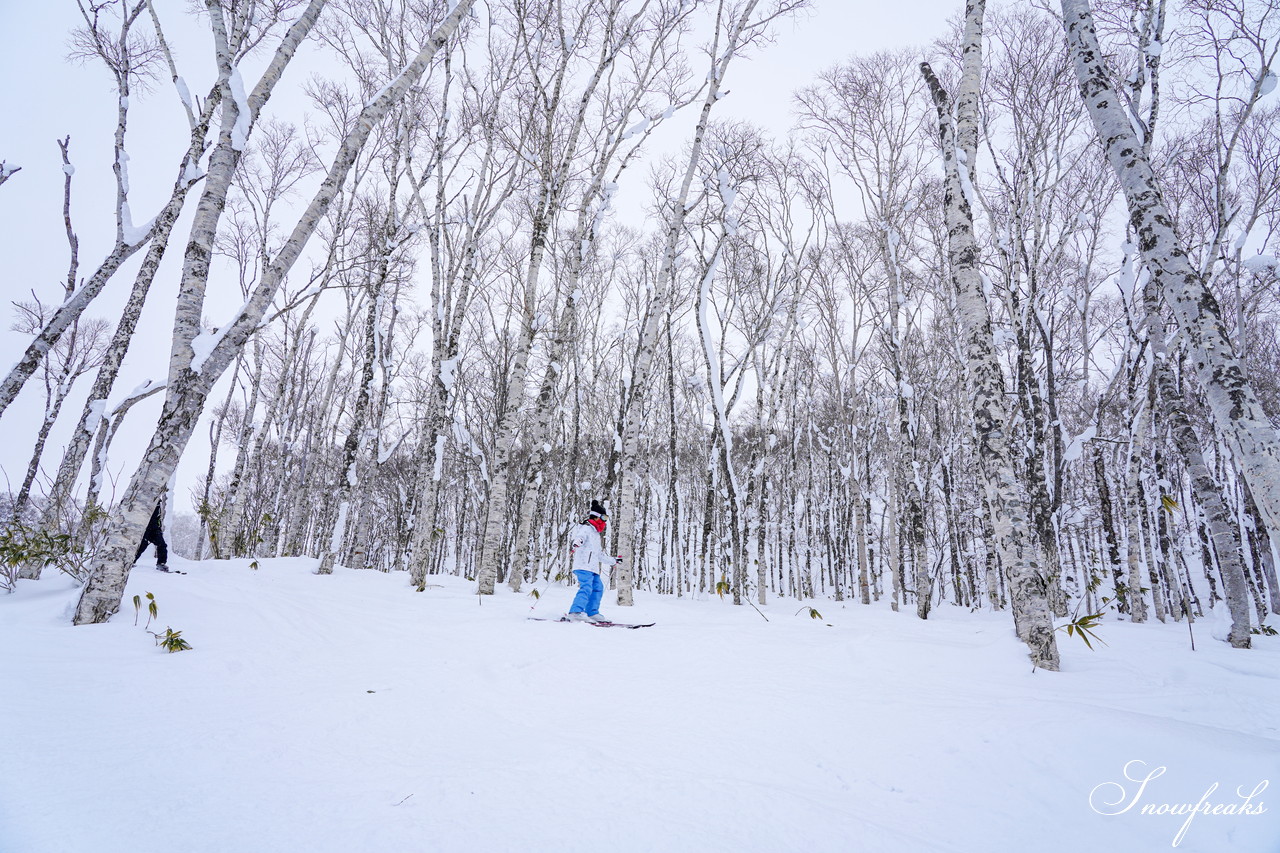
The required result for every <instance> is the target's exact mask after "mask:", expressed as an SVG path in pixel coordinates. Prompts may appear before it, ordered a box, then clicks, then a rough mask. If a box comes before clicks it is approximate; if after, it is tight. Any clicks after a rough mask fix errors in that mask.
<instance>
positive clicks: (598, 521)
mask: <svg viewBox="0 0 1280 853" xmlns="http://www.w3.org/2000/svg"><path fill="white" fill-rule="evenodd" d="M587 524H590V525H591V526H592V527H594V528H595V529H596V533H599V534H600V535H601V536H603V535H604V519H603V518H588V519H587Z"/></svg>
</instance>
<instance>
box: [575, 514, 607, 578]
mask: <svg viewBox="0 0 1280 853" xmlns="http://www.w3.org/2000/svg"><path fill="white" fill-rule="evenodd" d="M569 535H570V539H569V543H570V548H572V549H573V558H572V559H571V560H570V564H571V566H572V568H573V570H574V571H575V572H592V573H593V574H597V575H599V574H603V573H604V572H605V571H607V570H608V569H609V567H610V566H612V565H613V563H614V557H613V555H612V554H606V553H605V552H604V543H602V542H601V541H600V534H599V533H596V529H595V528H594V527H592V526H591V525H590V524H577V525H575V526H574V528H573V530H572V531H570V534H569Z"/></svg>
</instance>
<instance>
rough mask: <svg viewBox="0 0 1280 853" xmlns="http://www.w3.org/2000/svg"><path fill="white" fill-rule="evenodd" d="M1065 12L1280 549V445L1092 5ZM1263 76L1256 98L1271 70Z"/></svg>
mask: <svg viewBox="0 0 1280 853" xmlns="http://www.w3.org/2000/svg"><path fill="white" fill-rule="evenodd" d="M1062 14H1063V26H1064V27H1065V29H1066V37H1067V44H1068V46H1069V49H1070V51H1071V55H1072V59H1073V62H1074V64H1075V69H1076V76H1077V79H1078V80H1079V83H1080V92H1081V96H1082V97H1083V99H1084V102H1085V105H1086V107H1087V108H1088V110H1089V114H1090V117H1091V118H1092V119H1093V123H1094V127H1095V129H1096V130H1097V134H1098V138H1099V139H1100V140H1101V141H1102V145H1103V148H1104V150H1105V152H1106V156H1107V159H1108V161H1109V163H1110V164H1111V167H1112V169H1113V170H1114V171H1115V173H1116V176H1117V178H1118V179H1119V181H1120V185H1121V187H1122V189H1123V190H1124V194H1125V199H1126V202H1127V203H1128V208H1129V226H1130V228H1131V229H1132V231H1133V233H1134V234H1135V235H1136V237H1137V242H1138V250H1139V251H1140V252H1141V254H1142V259H1143V262H1144V263H1145V264H1146V266H1147V268H1148V269H1149V270H1150V275H1151V277H1152V279H1153V282H1154V286H1155V287H1156V288H1157V289H1158V291H1159V293H1160V294H1161V297H1162V298H1163V300H1164V301H1165V303H1166V304H1168V305H1169V307H1170V308H1171V310H1172V311H1173V314H1174V316H1175V317H1176V319H1177V321H1178V324H1179V326H1180V328H1181V329H1182V330H1183V331H1184V333H1185V334H1186V335H1187V338H1188V342H1189V344H1190V348H1191V352H1192V354H1193V367H1194V370H1195V373H1196V376H1197V379H1198V381H1199V383H1200V386H1201V388H1202V389H1203V391H1204V393H1205V397H1206V400H1207V402H1208V405H1209V409H1210V411H1211V413H1212V414H1213V418H1214V422H1215V424H1216V426H1217V428H1218V429H1219V431H1220V432H1221V433H1222V434H1223V436H1224V437H1225V438H1226V440H1227V443H1228V445H1229V446H1230V447H1231V451H1232V455H1233V457H1234V459H1235V460H1236V464H1237V465H1239V467H1240V470H1241V473H1242V474H1243V476H1244V478H1245V480H1246V481H1247V482H1248V484H1249V489H1250V491H1251V492H1252V494H1253V495H1254V497H1255V499H1256V500H1257V503H1258V509H1259V511H1260V512H1261V513H1262V516H1263V519H1264V520H1265V521H1266V523H1267V528H1268V532H1269V534H1270V536H1271V540H1272V546H1273V548H1275V547H1276V546H1277V544H1280V441H1278V440H1277V437H1276V432H1275V429H1274V427H1272V425H1271V423H1270V421H1269V420H1268V419H1267V417H1266V414H1265V413H1264V411H1263V410H1262V407H1261V404H1260V403H1259V401H1258V395H1257V393H1256V392H1255V391H1254V388H1253V386H1252V384H1251V383H1250V381H1249V378H1248V376H1247V374H1246V372H1245V370H1244V366H1243V365H1242V364H1241V363H1240V360H1239V359H1238V358H1237V356H1236V350H1235V348H1234V346H1233V344H1232V341H1231V339H1230V336H1229V335H1228V334H1227V330H1226V327H1225V325H1224V324H1223V320H1222V315H1221V310H1220V308H1219V304H1218V300H1217V299H1216V298H1215V297H1214V295H1213V294H1212V293H1211V292H1210V291H1209V289H1208V287H1207V286H1206V283H1205V280H1204V276H1203V274H1202V273H1201V271H1199V270H1196V269H1195V268H1194V267H1193V266H1192V265H1191V263H1190V261H1189V259H1188V253H1187V249H1186V248H1185V246H1184V245H1183V244H1182V243H1181V241H1180V239H1179V237H1178V234H1177V233H1176V232H1175V231H1174V228H1173V221H1172V219H1171V217H1170V213H1169V210H1168V208H1167V207H1166V205H1165V203H1164V200H1163V198H1162V196H1161V193H1160V188H1159V185H1158V183H1157V180H1156V176H1155V174H1154V172H1153V171H1152V168H1151V162H1150V160H1149V158H1148V156H1147V154H1146V151H1145V149H1144V146H1143V140H1142V139H1141V138H1140V137H1139V135H1138V133H1137V131H1135V129H1134V127H1133V125H1132V123H1131V122H1130V119H1129V114H1128V113H1127V112H1126V111H1125V109H1124V106H1123V103H1122V101H1121V100H1120V95H1119V93H1118V92H1117V91H1116V88H1115V86H1114V85H1113V83H1112V81H1111V76H1110V73H1109V71H1108V69H1107V67H1106V65H1105V63H1104V60H1103V54H1102V49H1101V47H1100V46H1099V44H1098V37H1097V33H1096V32H1095V28H1094V23H1093V17H1092V15H1091V13H1090V10H1089V4H1088V2H1087V0H1062ZM1257 71H1258V75H1257V77H1256V78H1255V79H1254V82H1253V93H1254V99H1255V100H1256V95H1257V93H1259V92H1260V91H1261V89H1262V86H1263V85H1264V83H1265V81H1266V80H1267V74H1269V73H1270V69H1269V68H1268V67H1263V68H1260V69H1257ZM1272 79H1273V80H1274V77H1273V78H1272Z"/></svg>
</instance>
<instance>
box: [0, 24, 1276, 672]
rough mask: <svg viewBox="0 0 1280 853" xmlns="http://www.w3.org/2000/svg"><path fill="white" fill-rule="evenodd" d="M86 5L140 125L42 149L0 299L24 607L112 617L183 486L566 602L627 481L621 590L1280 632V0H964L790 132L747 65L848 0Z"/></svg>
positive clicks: (1042, 639)
mask: <svg viewBox="0 0 1280 853" xmlns="http://www.w3.org/2000/svg"><path fill="white" fill-rule="evenodd" d="M76 2H77V3H78V5H79V9H80V12H81V13H82V20H81V23H80V25H79V26H78V27H77V28H76V29H75V30H74V32H72V33H70V34H68V45H69V48H68V50H69V51H70V52H71V53H72V56H73V57H74V58H76V59H78V60H79V61H80V62H81V63H82V64H83V73H84V74H85V75H86V78H88V77H90V76H92V77H93V79H94V80H95V81H96V83H98V84H101V83H102V82H103V81H104V80H106V81H109V82H110V91H109V93H108V89H107V88H106V87H105V86H104V85H99V89H100V90H101V91H102V92H103V94H102V95H101V97H103V98H107V99H110V101H111V103H112V104H113V105H114V108H115V109H116V111H117V121H116V125H115V129H114V134H113V135H112V136H110V137H109V138H107V137H104V138H93V139H90V138H83V137H78V138H72V137H67V138H65V139H62V140H57V145H54V144H53V142H54V141H53V140H51V141H50V145H49V152H50V155H49V156H50V157H56V158H59V160H58V162H60V163H63V164H65V168H64V169H63V174H64V175H65V180H64V181H63V182H62V183H61V184H60V185H56V186H55V185H50V186H48V187H43V188H41V189H40V191H41V192H47V193H49V194H52V195H59V196H60V197H61V198H62V200H63V211H64V218H63V221H61V222H58V223H55V226H56V230H55V231H54V232H52V233H54V234H55V235H56V236H57V237H58V239H59V241H60V242H59V243H52V242H51V243H50V245H49V246H46V247H39V248H33V249H32V251H33V252H38V253H40V254H41V255H42V256H43V258H44V260H43V262H42V264H43V268H44V269H45V270H46V271H47V274H46V275H44V277H43V278H42V279H41V280H40V281H38V282H30V283H26V284H23V285H21V286H16V285H13V286H10V287H9V288H8V289H7V291H6V299H7V300H8V301H10V302H11V303H12V304H11V308H12V313H11V320H10V328H11V331H10V337H11V339H13V340H19V341H20V345H19V346H17V347H16V348H15V350H16V352H17V353H18V355H17V358H18V360H17V362H16V364H14V366H13V367H12V368H10V369H8V372H7V374H6V375H5V376H4V377H3V382H2V384H0V416H3V431H4V436H5V442H6V444H8V445H10V449H11V450H12V448H14V447H18V448H20V454H21V455H22V456H23V458H28V457H29V460H30V461H29V463H28V464H27V465H25V466H24V467H22V468H21V470H17V469H13V470H8V471H7V472H6V475H7V477H8V482H7V484H6V485H7V490H6V494H5V496H4V504H3V519H2V520H0V524H2V525H3V534H2V538H0V551H2V552H3V556H4V562H3V565H2V566H0V584H2V585H3V586H4V587H5V588H6V589H10V590H11V589H12V588H13V587H14V585H15V584H16V583H18V582H20V580H21V579H23V578H35V577H39V576H40V574H41V572H52V571H62V572H65V573H67V574H70V575H72V576H73V577H75V578H76V579H77V580H79V581H80V582H82V583H83V585H84V586H83V592H82V593H81V596H80V599H79V605H78V607H77V608H76V611H75V614H74V621H75V622H76V624H86V623H95V622H101V621H105V620H106V619H108V618H109V617H110V616H111V615H112V614H114V613H115V612H117V610H119V609H120V607H121V599H122V596H123V594H124V584H125V580H126V579H127V577H128V575H129V572H130V568H131V566H132V563H133V559H134V554H135V550H136V548H137V545H138V542H139V541H140V540H141V538H142V535H143V530H144V528H145V526H146V524H147V521H148V519H149V518H150V516H151V513H152V510H153V509H154V508H155V507H156V505H157V504H158V503H161V504H162V505H163V508H164V513H165V516H166V528H167V529H168V531H169V533H170V544H171V546H173V547H174V548H175V549H177V551H178V552H179V553H180V554H181V556H183V557H185V558H188V559H197V560H199V559H227V558H248V559H259V558H267V557H278V556H307V557H310V558H314V559H315V561H316V571H317V573H318V574H319V575H324V574H326V573H329V572H332V571H333V569H334V567H335V566H339V565H340V566H345V567H348V568H353V569H369V570H376V571H381V572H402V573H404V578H405V580H404V586H405V594H406V595H411V594H414V590H418V591H421V590H424V589H425V588H426V587H427V586H428V585H429V579H430V578H431V576H433V575H438V574H441V573H446V574H452V575H458V576H464V577H465V578H467V579H469V580H472V579H473V580H474V582H475V588H476V592H477V594H478V595H480V596H486V595H494V594H508V590H509V591H511V592H519V593H521V594H526V595H531V594H534V593H536V594H538V595H542V594H546V593H547V592H548V590H554V589H555V588H556V587H560V588H561V590H562V592H560V593H558V594H559V595H560V596H561V597H565V598H567V596H566V595H565V592H567V590H568V584H570V583H571V582H572V576H571V574H570V573H569V562H568V560H569V549H568V538H569V530H570V528H571V526H572V525H573V524H574V523H575V522H577V521H579V520H581V518H582V517H583V516H584V514H585V512H586V509H587V507H588V506H589V505H590V502H591V501H592V500H600V501H601V502H602V503H603V504H604V505H605V506H607V507H608V509H609V514H610V517H609V527H608V532H607V538H606V547H607V548H608V549H610V550H611V551H612V553H615V554H618V555H620V556H621V561H620V562H619V564H618V566H617V568H616V569H615V571H614V573H613V576H612V577H611V578H609V579H608V581H607V583H606V588H607V590H608V591H607V593H606V602H607V603H609V604H612V605H613V606H614V607H616V608H619V609H620V608H621V607H625V606H626V605H629V604H630V603H631V602H632V597H633V594H634V593H635V592H636V591H646V592H649V593H654V594H660V595H667V596H677V597H679V596H693V597H703V598H706V597H713V596H720V597H722V598H723V599H724V600H725V601H726V602H728V601H731V602H732V603H733V604H734V605H742V606H744V607H745V606H758V605H762V604H765V603H768V602H774V601H776V600H778V599H794V600H796V601H795V604H796V606H799V605H800V603H801V602H806V603H810V604H813V605H814V606H816V607H818V608H819V609H820V608H821V606H822V604H821V602H822V601H823V600H834V601H842V602H857V603H860V604H862V605H877V604H878V605H879V606H887V607H891V608H892V609H893V610H895V611H898V610H900V611H902V616H901V618H912V619H915V618H918V619H928V618H929V616H930V613H931V611H933V609H934V608H938V607H944V606H949V607H959V608H967V609H971V610H997V611H1007V612H1008V613H1009V615H1010V616H1011V621H1012V627H1013V628H1014V629H1015V630H1016V631H1017V633H1018V636H1019V637H1020V638H1021V639H1022V641H1023V642H1024V643H1025V644H1026V646H1027V650H1028V653H1029V656H1030V660H1031V662H1033V663H1034V664H1035V665H1036V666H1038V667H1041V668H1045V669H1050V670H1054V669H1057V668H1058V666H1059V648H1060V647H1061V646H1063V644H1066V643H1073V644H1074V643H1076V642H1077V641H1076V640H1075V639H1074V638H1071V639H1068V634H1067V633H1066V631H1065V630H1063V629H1065V628H1068V627H1072V628H1079V629H1081V630H1082V631H1084V632H1085V634H1084V636H1086V637H1088V636H1089V633H1088V631H1090V630H1092V628H1093V626H1097V625H1099V624H1103V623H1105V621H1107V620H1115V619H1121V620H1127V621H1132V622H1143V621H1147V620H1159V621H1161V622H1172V621H1186V622H1188V623H1191V622H1194V621H1195V620H1200V619H1203V618H1206V617H1207V616H1208V615H1210V614H1211V613H1212V611H1213V610H1214V609H1215V608H1221V609H1222V610H1223V612H1225V613H1228V614H1229V617H1230V621H1231V634H1230V639H1229V642H1230V644H1231V645H1233V646H1235V647H1237V648H1241V649H1247V648H1248V647H1249V646H1250V638H1251V636H1254V635H1256V634H1258V633H1259V632H1270V631H1271V629H1270V628H1269V626H1268V625H1267V619H1268V618H1269V614H1271V613H1273V612H1275V611H1277V610H1280V584H1278V583H1277V576H1276V567H1275V555H1276V553H1277V551H1276V548H1277V546H1280V439H1278V435H1277V432H1276V426H1277V424H1280V420H1277V419H1278V418H1280V289H1278V288H1280V261H1277V255H1278V254H1280V100H1278V99H1280V93H1277V92H1276V91H1275V90H1276V83H1277V73H1278V72H1280V68H1278V63H1277V51H1278V50H1280V2H1276V0H1093V2H1092V3H1091V2H1089V1H1088V0H1061V2H1060V3H1058V2H1057V0H1053V2H1034V3H1033V2H1007V3H995V2H992V3H990V4H986V3H984V2H983V0H968V2H967V3H962V2H961V0H957V2H956V4H955V8H954V10H953V12H952V18H951V19H950V20H949V22H948V26H947V32H948V33H949V35H948V36H947V37H945V38H943V39H940V40H938V41H934V42H930V43H922V44H919V45H918V46H917V47H915V48H912V49H896V50H891V51H890V50H885V51H879V52H869V53H864V54H857V55H851V56H847V57H845V58H844V59H842V60H841V61H839V62H838V63H837V64H834V65H832V66H831V67H829V68H827V69H826V70H825V71H823V72H822V73H821V74H819V75H818V76H816V77H814V78H812V79H799V78H796V79H793V78H792V77H791V76H790V75H789V71H788V69H787V68H785V67H779V68H776V69H773V70H774V71H776V74H777V75H778V76H779V77H780V78H781V79H784V80H786V83H787V86H788V87H789V88H790V89H791V90H792V91H793V92H794V94H793V96H792V100H791V105H792V111H791V113H790V114H789V115H786V116H775V117H773V122H772V123H770V124H768V125H766V124H763V123H761V124H756V123H752V122H749V121H746V120H744V119H741V118H738V117H734V116H729V115H727V114H726V110H725V105H727V104H729V103H730V102H738V101H749V100H750V99H751V97H752V94H751V92H750V91H747V90H743V89H739V88H736V87H735V86H734V76H735V70H738V69H740V68H741V67H742V66H745V65H747V64H749V63H752V62H758V61H760V55H761V54H762V53H764V52H765V50H766V48H767V47H768V46H769V45H771V44H774V43H779V42H785V40H786V39H787V38H788V37H789V35H790V34H791V32H792V30H793V29H794V23H795V21H796V20H798V19H801V18H803V16H805V15H806V14H809V13H810V11H811V6H812V4H815V3H820V2H830V0H486V2H474V0H447V2H445V0H327V2H326V0H201V2H199V3H191V4H162V3H156V2H152V0H76ZM180 6H181V7H182V8H179V7H180ZM850 14H851V15H855V14H856V13H853V12H851V13H850ZM179 30H182V31H184V32H189V31H191V30H195V31H196V32H197V34H198V35H199V39H198V40H196V41H194V42H193V43H192V46H186V48H185V49H181V50H180V49H178V47H177V44H176V40H175V37H174V36H173V35H172V34H173V33H174V32H177V31H179ZM144 99H167V100H168V101H170V102H171V103H172V104H175V105H178V106H179V107H180V109H178V110H177V111H175V112H174V115H181V116H184V117H185V119H184V121H185V124H184V125H183V126H182V127H181V133H182V137H183V139H184V140H185V141H184V143H183V144H182V145H180V146H178V147H175V148H173V149H172V150H169V149H163V148H161V147H159V146H157V145H156V144H155V143H154V142H153V141H151V140H149V139H147V138H146V137H141V136H138V135H137V134H135V133H131V126H130V117H131V116H130V112H131V109H135V108H136V106H137V104H139V103H141V102H142V101H143V100H144ZM94 146H97V147H101V148H103V149H106V150H109V151H110V152H111V162H112V164H113V166H112V176H113V179H114V185H115V199H114V205H113V206H112V209H113V210H114V218H113V219H111V220H109V221H89V218H88V217H87V216H84V215H82V214H81V213H80V211H81V209H82V206H81V205H80V204H79V202H80V197H79V196H78V195H77V186H78V184H77V182H78V181H79V180H80V177H79V176H77V174H76V170H75V168H74V166H73V164H74V162H75V159H76V155H77V151H78V150H80V149H87V148H90V147H94ZM3 153H4V152H3V151H0V155H3ZM24 165H25V164H24ZM143 170H145V171H147V172H148V173H154V174H156V175H162V176H163V178H164V181H165V182H166V186H169V187H170V188H171V192H170V193H169V195H168V197H167V199H166V200H164V202H163V204H161V205H159V206H158V207H154V208H153V207H152V206H151V205H147V207H148V208H150V209H145V210H144V209H142V208H143V206H142V205H141V204H134V205H133V206H131V204H130V198H131V188H130V174H131V172H132V173H134V174H135V175H136V174H137V173H139V172H141V171H143ZM30 173H31V170H30V169H27V170H20V169H19V168H18V167H17V166H14V165H12V164H9V165H3V164H0V208H5V209H7V210H9V212H10V215H14V211H12V210H11V209H9V208H7V206H6V199H5V196H6V193H8V192H10V191H11V190H12V187H13V186H14V185H16V184H17V183H19V182H22V181H24V180H25V179H28V177H29V175H30ZM6 183H7V184H9V185H8V186H4V184H6ZM152 216H154V218H150V219H148V218H147V217H152ZM86 232H94V233H106V234H113V235H114V237H113V239H111V240H109V241H108V242H109V244H110V245H109V247H108V249H107V251H106V252H105V253H104V254H98V255H95V256H88V253H87V252H82V251H81V250H80V248H79V244H78V236H77V235H78V234H82V233H86ZM158 281H168V282H170V283H176V294H177V296H176V299H174V298H173V297H172V296H166V297H164V298H165V299H166V300H168V301H167V302H166V303H162V304H157V297H156V296H155V295H154V294H153V288H152V285H153V283H156V282H158ZM162 291H163V292H164V293H167V294H171V293H173V292H175V290H174V288H172V287H169V288H159V287H157V288H156V291H155V292H156V293H159V292H162ZM113 293H114V294H117V295H118V296H119V301H120V302H121V303H122V304H123V305H124V308H123V311H122V312H114V311H113V312H111V313H110V314H109V315H108V314H105V313H104V312H103V310H102V309H100V308H98V305H99V304H100V303H101V302H102V300H101V299H100V298H99V297H102V296H103V294H113ZM237 306H239V307H237ZM144 307H145V308H147V309H148V310H149V311H151V312H159V313H161V314H163V315H164V316H165V317H166V318H167V319H166V323H168V322H171V324H172V326H171V328H172V337H171V340H169V341H167V342H165V348H164V351H165V352H167V354H168V362H167V364H165V363H163V361H162V360H161V359H158V358H154V357H153V356H147V355H145V354H143V353H144V350H143V349H142V347H143V342H141V341H139V340H138V336H137V335H136V334H135V332H136V328H137V326H138V323H139V317H140V316H141V314H142V311H143V309H144ZM146 343H149V344H153V343H154V341H150V342H146ZM146 358H152V360H153V361H154V362H155V363H154V364H153V365H151V367H150V369H151V374H152V375H151V381H149V382H146V383H144V384H142V385H140V386H138V387H128V386H131V385H132V384H133V383H132V382H130V383H127V384H126V383H123V382H122V381H120V375H121V373H122V366H125V365H127V364H129V363H130V362H136V361H137V360H138V359H146ZM20 397H21V400H22V401H23V402H24V403H26V404H27V409H26V411H36V410H38V411H42V412H43V416H42V419H35V420H33V419H29V418H22V417H20V416H19V415H17V414H16V410H17V408H18V407H17V406H12V405H11V404H14V403H15V401H17V400H19V398H20ZM135 407H136V408H135ZM197 433H198V434H199V435H200V436H202V437H207V444H205V445H204V447H207V448H209V449H208V451H207V458H206V455H205V454H206V451H205V450H203V449H202V450H201V451H200V456H199V458H195V457H194V456H193V453H192V452H191V451H189V449H188V448H189V444H190V443H191V440H192V437H193V435H196V434H197ZM124 434H128V435H132V436H135V437H137V436H141V437H142V439H141V442H140V443H139V444H138V447H137V449H136V450H126V449H125V448H124V447H122V446H121V444H120V441H119V437H120V436H121V435H124ZM51 435H56V436H61V435H66V436H69V437H68V438H67V439H66V440H65V442H63V441H62V440H61V439H59V440H56V441H54V440H50V436H51ZM28 451H29V452H28ZM180 463H181V464H182V465H184V466H195V467H196V468H197V469H198V470H199V471H201V472H203V473H202V475H201V476H200V477H199V478H198V481H193V482H184V481H182V480H180V479H179V478H178V477H177V475H176V474H177V472H178V469H179V465H180ZM111 471H120V472H121V473H120V474H119V475H116V476H108V473H109V472H111ZM179 519H187V520H188V521H187V523H188V525H189V526H190V527H191V532H190V535H187V536H185V537H181V538H179V537H177V536H176V535H175V530H176V529H177V523H178V520H179ZM315 582H316V583H324V582H325V580H324V578H323V577H318V578H316V580H315ZM504 585H505V587H506V588H507V589H506V590H504V589H502V588H501V587H503V586H504ZM792 609H794V607H793V608H792ZM1073 633H1074V632H1073ZM1204 641H1209V640H1207V639H1206V640H1204ZM370 692H372V691H370Z"/></svg>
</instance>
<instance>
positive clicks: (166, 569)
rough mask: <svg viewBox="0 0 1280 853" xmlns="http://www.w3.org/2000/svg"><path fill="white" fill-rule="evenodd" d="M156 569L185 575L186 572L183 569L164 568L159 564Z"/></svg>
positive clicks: (167, 573) (166, 572)
mask: <svg viewBox="0 0 1280 853" xmlns="http://www.w3.org/2000/svg"><path fill="white" fill-rule="evenodd" d="M156 571H157V572H164V573H165V574H166V575H185V574H186V572H184V571H182V570H181V569H169V568H164V569H162V568H160V567H159V566H156Z"/></svg>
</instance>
